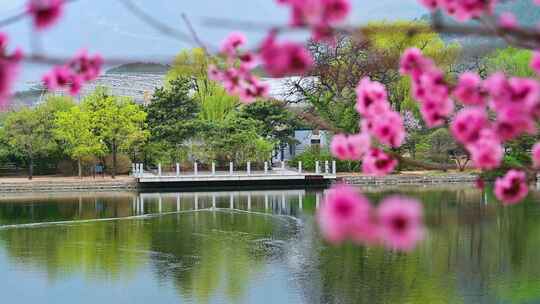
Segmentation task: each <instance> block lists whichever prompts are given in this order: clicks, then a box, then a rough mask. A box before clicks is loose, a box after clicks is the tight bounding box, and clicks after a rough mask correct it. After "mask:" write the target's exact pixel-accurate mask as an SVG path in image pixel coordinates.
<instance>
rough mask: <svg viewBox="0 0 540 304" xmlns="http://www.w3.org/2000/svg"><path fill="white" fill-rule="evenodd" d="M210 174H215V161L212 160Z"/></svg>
mask: <svg viewBox="0 0 540 304" xmlns="http://www.w3.org/2000/svg"><path fill="white" fill-rule="evenodd" d="M212 175H216V163H215V162H212Z"/></svg>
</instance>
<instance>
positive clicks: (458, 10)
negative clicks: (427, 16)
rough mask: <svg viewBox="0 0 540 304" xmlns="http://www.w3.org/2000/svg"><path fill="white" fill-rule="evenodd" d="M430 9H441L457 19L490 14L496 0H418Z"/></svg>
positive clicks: (461, 19)
mask: <svg viewBox="0 0 540 304" xmlns="http://www.w3.org/2000/svg"><path fill="white" fill-rule="evenodd" d="M418 1H419V2H420V3H421V4H422V5H423V6H425V7H426V8H427V9H429V10H431V11H435V10H437V9H440V10H442V11H443V12H445V13H447V14H448V15H450V16H452V17H453V18H455V19H456V20H458V21H467V20H470V19H472V18H477V17H480V16H482V15H484V14H488V15H491V14H493V10H494V9H495V5H496V4H497V0H418Z"/></svg>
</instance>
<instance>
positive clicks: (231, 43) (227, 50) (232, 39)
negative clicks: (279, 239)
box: [219, 32, 247, 57]
mask: <svg viewBox="0 0 540 304" xmlns="http://www.w3.org/2000/svg"><path fill="white" fill-rule="evenodd" d="M246 42H247V39H246V36H245V35H244V34H243V33H239V32H233V33H230V34H229V36H227V37H226V38H225V39H224V40H223V41H222V42H221V46H220V48H219V50H220V52H222V53H224V54H226V55H228V56H230V57H233V56H235V55H236V52H237V51H238V49H239V48H240V47H242V46H244V45H245V44H246Z"/></svg>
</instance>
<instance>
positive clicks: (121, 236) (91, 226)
mask: <svg viewBox="0 0 540 304" xmlns="http://www.w3.org/2000/svg"><path fill="white" fill-rule="evenodd" d="M398 190H399V192H401V193H405V194H408V195H412V196H416V197H418V198H420V199H421V200H422V201H423V202H424V206H425V213H426V216H425V219H426V224H427V226H428V232H427V237H426V240H425V242H423V243H422V244H421V246H420V247H419V248H418V249H417V250H415V251H414V252H412V253H409V254H405V253H396V252H391V251H385V250H383V249H381V248H363V247H356V246H352V245H350V244H348V245H344V246H340V247H329V246H327V245H326V244H324V242H322V241H321V239H320V238H319V235H318V233H317V231H316V229H315V227H316V225H315V224H314V220H313V213H314V209H315V206H316V199H315V195H314V194H308V195H307V196H305V197H303V198H302V203H303V209H302V210H300V209H299V203H300V201H299V198H298V196H295V197H288V198H287V204H286V205H285V209H283V208H282V207H283V206H282V205H281V203H280V202H279V198H278V203H277V205H273V204H271V205H270V207H269V208H268V210H266V211H265V208H264V199H263V198H261V197H253V198H252V199H251V200H250V205H251V206H252V208H253V211H255V212H257V213H261V214H249V213H241V212H237V211H224V210H217V211H201V212H195V213H180V214H172V215H166V216H161V217H155V218H151V219H136V220H120V221H112V222H92V223H84V224H70V225H54V226H47V227H36V228H23V229H7V230H4V231H0V242H1V243H2V247H3V248H4V250H5V251H6V252H7V254H8V256H9V257H10V259H11V262H12V263H16V264H20V265H23V266H24V267H29V268H35V269H39V270H40V271H45V272H46V273H47V275H48V278H49V280H52V281H55V280H58V279H61V278H62V277H65V276H70V275H81V274H82V275H84V276H85V277H86V278H87V279H88V280H103V279H110V280H119V279H126V278H127V279H129V278H132V277H134V276H135V275H137V274H138V273H139V272H140V271H145V270H150V274H151V276H150V279H151V280H158V281H163V282H172V283H173V285H174V286H176V288H177V289H178V292H179V294H180V295H181V296H182V297H184V298H191V299H194V300H196V301H197V302H201V303H205V302H210V300H211V298H212V296H213V295H215V294H216V293H219V294H225V295H226V296H227V298H228V299H229V301H231V302H241V300H242V299H243V297H244V296H245V295H246V293H247V289H248V288H249V287H248V286H250V282H251V281H253V279H254V278H256V277H257V276H258V275H260V274H263V275H264V274H265V273H268V272H269V271H270V270H271V269H270V268H271V267H272V265H275V263H279V264H280V265H288V269H289V271H290V278H291V279H292V280H294V281H295V282H296V286H297V289H298V290H297V292H298V293H300V294H302V295H303V297H304V298H305V299H306V302H308V303H403V302H407V303H495V302H512V303H528V302H534V301H538V299H540V263H538V258H537V257H538V254H537V252H538V248H540V221H538V216H539V215H540V207H539V205H538V193H533V194H532V195H531V196H530V197H529V199H528V200H527V201H526V202H525V203H523V204H521V205H517V206H512V207H510V208H508V207H506V208H505V207H502V206H501V205H500V204H499V203H497V202H496V201H495V200H494V198H493V197H492V196H491V195H490V194H488V193H481V192H479V191H477V190H474V189H466V188H457V189H444V188H438V189H435V190H432V189H430V188H426V189H420V190H419V189H405V188H403V189H396V190H387V191H384V193H382V192H372V191H368V196H370V198H371V199H373V200H374V201H377V200H379V199H380V197H382V196H384V195H387V194H390V193H392V192H398ZM207 200H208V199H207V198H204V199H203V198H201V201H200V202H201V206H206V205H211V204H212V202H211V200H208V202H207ZM150 203H151V202H150V201H149V202H148V204H150ZM123 204H126V206H128V207H129V200H126V201H125V203H123V201H122V200H119V205H118V206H122V205H123ZM217 205H218V206H221V207H223V206H228V200H225V201H222V200H219V199H218V201H217ZM247 206H248V203H247V201H246V199H245V198H242V199H239V200H238V204H237V205H236V207H237V208H240V209H246V208H247ZM56 208H57V209H58V210H62V208H64V207H56ZM118 208H123V207H118ZM126 208H127V207H126ZM148 208H150V209H152V210H153V209H155V206H149V207H148ZM171 208H172V207H171ZM68 209H69V208H68ZM83 210H84V209H83ZM55 212H56V211H55ZM103 212H110V211H107V210H104V211H103ZM264 212H267V214H264ZM287 212H289V213H288V214H293V215H296V216H298V217H300V218H301V219H302V222H303V223H302V225H300V226H298V225H297V223H296V221H294V220H293V219H290V218H288V217H286V216H281V215H278V214H287ZM68 213H69V212H68ZM6 214H8V215H9V216H12V215H13V214H16V213H9V212H8V213H6V212H0V218H2V217H4V216H5V215H6ZM81 218H84V216H83V217H81ZM3 220H4V219H3V218H2V219H0V221H3ZM277 292H279V291H277Z"/></svg>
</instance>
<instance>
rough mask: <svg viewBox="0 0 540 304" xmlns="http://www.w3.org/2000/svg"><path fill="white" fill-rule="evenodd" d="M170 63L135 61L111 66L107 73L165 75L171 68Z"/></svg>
mask: <svg viewBox="0 0 540 304" xmlns="http://www.w3.org/2000/svg"><path fill="white" fill-rule="evenodd" d="M170 67H171V66H170V65H167V64H160V63H144V62H134V63H128V64H123V65H120V66H117V67H114V68H111V69H109V70H107V71H106V72H105V74H156V75H164V74H167V72H168V71H169V69H170Z"/></svg>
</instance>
